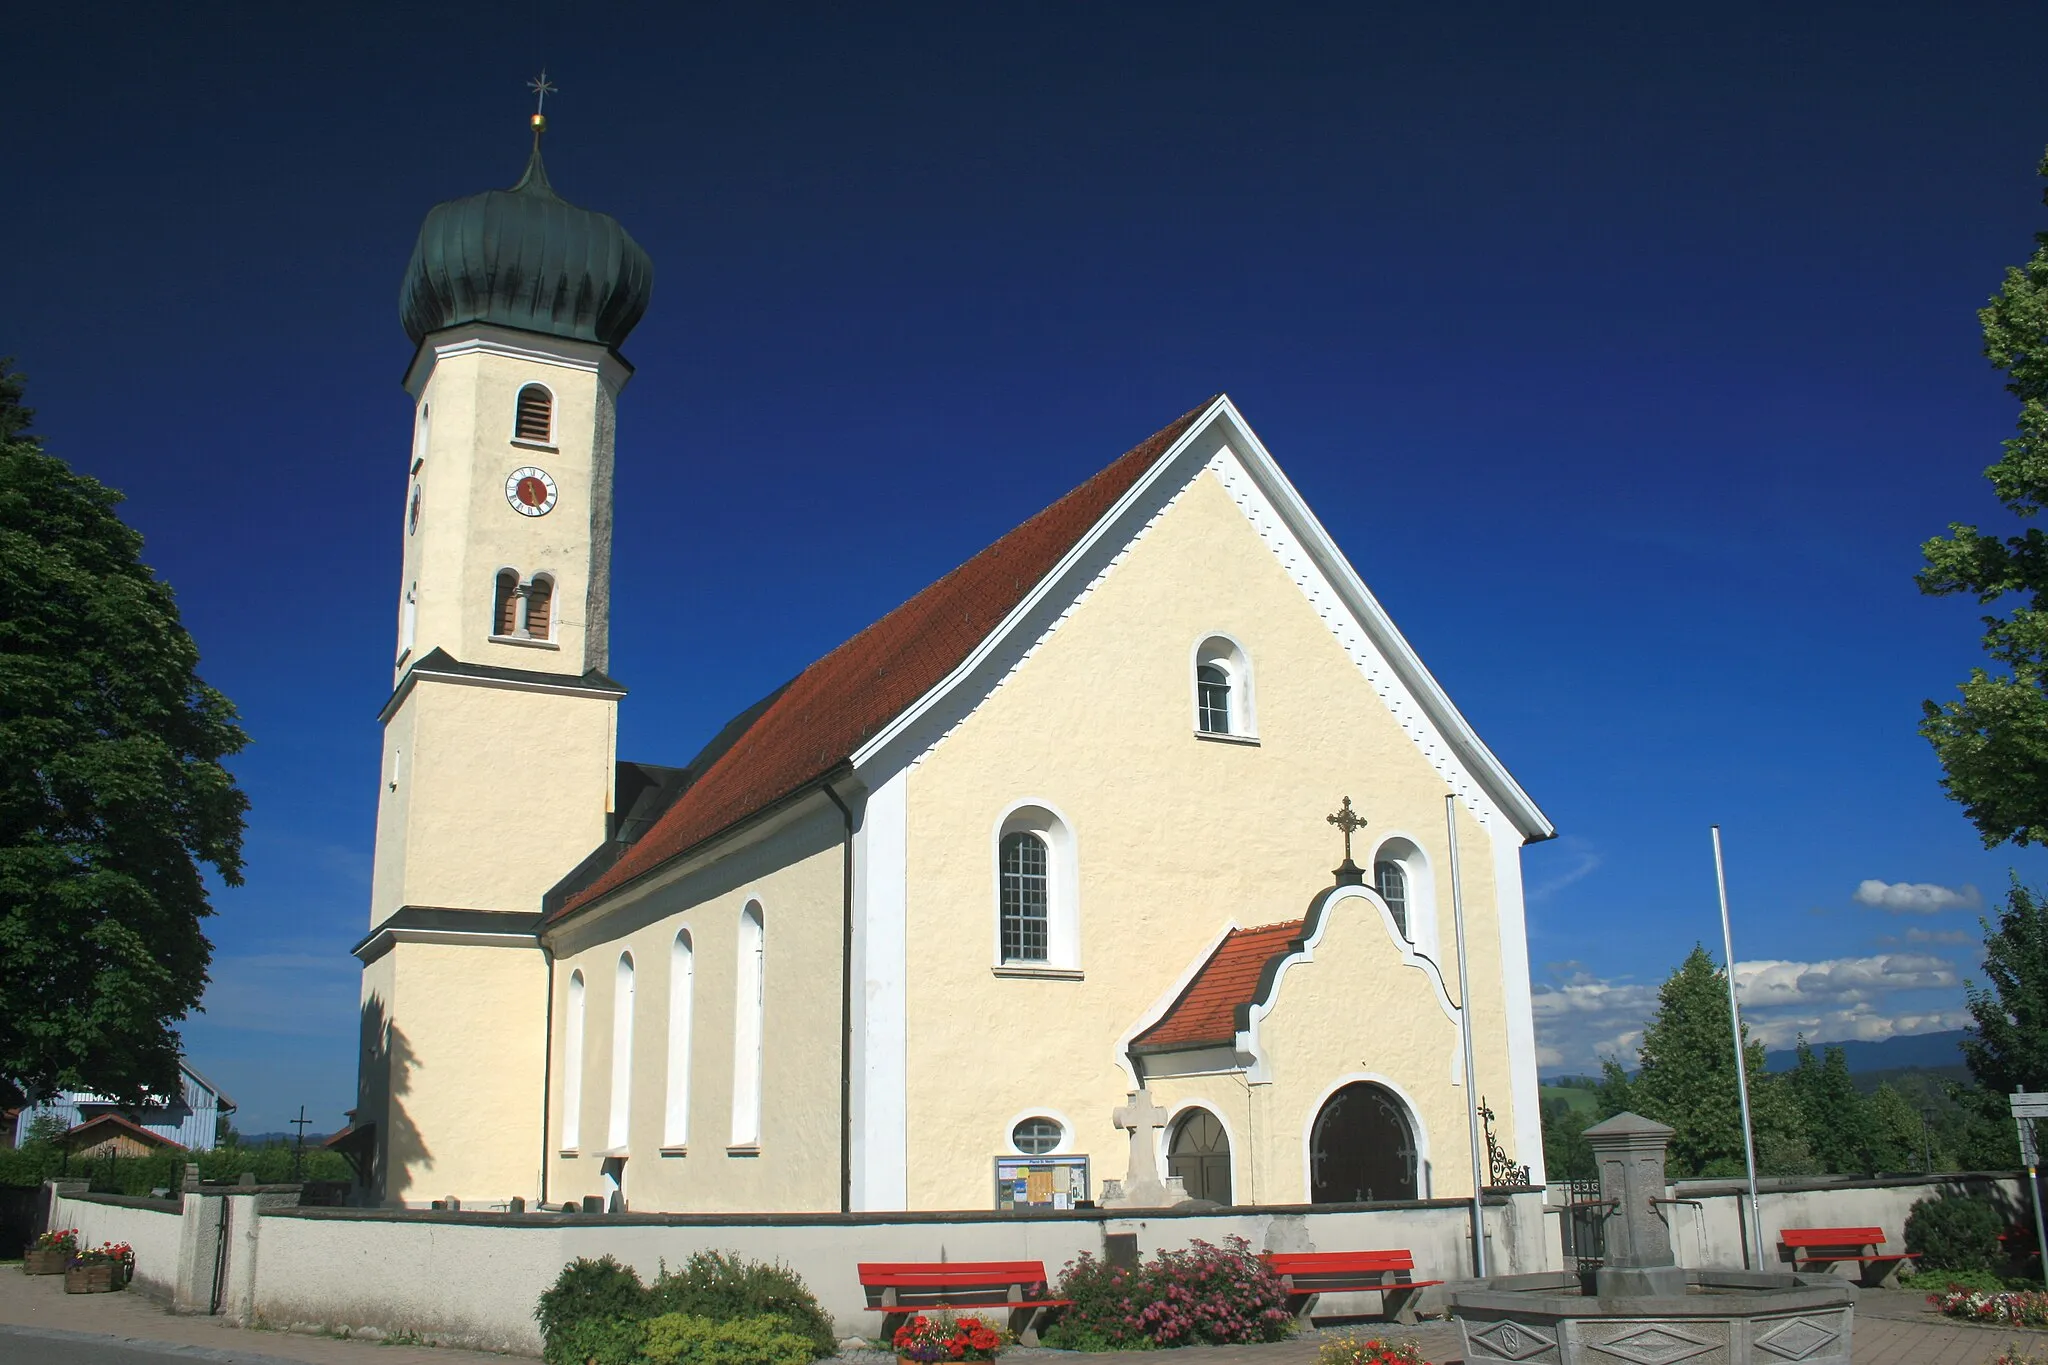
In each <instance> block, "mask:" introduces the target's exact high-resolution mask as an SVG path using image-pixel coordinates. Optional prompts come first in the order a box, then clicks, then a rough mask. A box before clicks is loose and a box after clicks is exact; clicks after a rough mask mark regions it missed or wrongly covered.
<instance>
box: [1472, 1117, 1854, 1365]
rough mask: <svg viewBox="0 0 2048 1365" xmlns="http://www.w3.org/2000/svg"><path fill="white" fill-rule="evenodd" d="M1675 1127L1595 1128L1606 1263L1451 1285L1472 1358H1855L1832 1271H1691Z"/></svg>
mask: <svg viewBox="0 0 2048 1365" xmlns="http://www.w3.org/2000/svg"><path fill="white" fill-rule="evenodd" d="M1671 1132H1672V1130H1671V1129H1669V1128H1667V1127H1665V1126H1664V1125H1663V1124H1661V1123H1658V1122H1656V1121H1655V1120H1653V1119H1646V1118H1644V1117H1643V1116H1642V1115H1640V1114H1617V1115H1615V1116H1614V1117H1613V1118H1611V1119H1608V1120H1607V1121H1606V1122H1605V1123H1601V1124H1598V1125H1596V1126H1594V1127H1592V1128H1588V1129H1587V1130H1586V1140H1587V1142H1589V1143H1590V1144H1591V1145H1592V1147H1593V1155H1594V1157H1595V1159H1596V1160H1597V1161H1598V1163H1599V1167H1600V1203H1599V1205H1598V1206H1597V1207H1598V1208H1599V1209H1601V1210H1602V1211H1603V1212H1602V1217H1603V1218H1604V1220H1605V1221H1604V1227H1603V1231H1604V1232H1605V1234H1606V1243H1607V1255H1606V1264H1604V1265H1603V1266H1602V1267H1601V1268H1600V1269H1599V1270H1596V1271H1595V1272H1593V1274H1592V1275H1590V1276H1585V1277H1581V1276H1580V1275H1579V1274H1577V1273H1576V1272H1572V1271H1563V1272H1546V1273H1544V1274H1540V1275H1506V1276H1502V1277H1500V1278H1498V1279H1492V1280H1486V1281H1482V1282H1480V1283H1478V1284H1476V1285H1474V1286H1472V1287H1469V1288H1464V1289H1460V1290H1458V1291H1457V1292H1455V1293H1453V1294H1452V1295H1451V1316H1452V1317H1454V1318H1456V1319H1457V1321H1458V1329H1459V1331H1460V1333H1461V1334H1462V1335H1463V1337H1464V1343H1465V1361H1466V1365H1616V1362H1627V1363H1628V1365H1678V1362H1680V1361H1688V1362H1695V1363H1696V1365H1786V1362H1797V1365H1849V1342H1850V1332H1851V1328H1852V1326H1853V1321H1854V1315H1855V1293H1854V1290H1853V1289H1852V1288H1851V1287H1850V1286H1849V1285H1847V1284H1845V1283H1843V1282H1842V1281H1840V1280H1839V1279H1837V1278H1836V1277H1834V1276H1832V1275H1801V1274H1788V1273H1780V1272H1774V1271H1762V1270H1687V1269H1683V1268H1681V1267H1680V1266H1679V1265H1678V1264H1677V1260H1676V1258H1675V1257H1674V1256H1673V1255H1672V1250H1671V1224H1670V1221H1669V1219H1668V1217H1667V1216H1666V1211H1667V1210H1668V1209H1670V1208H1671V1207H1672V1206H1673V1205H1674V1204H1678V1203H1682V1202H1684V1201H1681V1200H1673V1199H1667V1198H1665V1197H1664V1190H1665V1184H1664V1152H1665V1148H1666V1147H1667V1146H1668V1145H1669V1143H1670V1141H1671Z"/></svg>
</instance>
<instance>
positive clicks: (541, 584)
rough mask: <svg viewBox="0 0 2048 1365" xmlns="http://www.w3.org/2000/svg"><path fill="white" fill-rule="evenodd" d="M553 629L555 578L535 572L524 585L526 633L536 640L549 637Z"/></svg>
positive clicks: (552, 633) (551, 635)
mask: <svg viewBox="0 0 2048 1365" xmlns="http://www.w3.org/2000/svg"><path fill="white" fill-rule="evenodd" d="M554 629H555V580H554V579H552V578H550V577H548V576H547V575H546V574H535V575H534V577H533V582H531V583H529V584H527V585H526V633H527V634H528V635H529V636H531V637H532V638H533V639H536V640H546V639H550V638H552V637H553V635H554Z"/></svg>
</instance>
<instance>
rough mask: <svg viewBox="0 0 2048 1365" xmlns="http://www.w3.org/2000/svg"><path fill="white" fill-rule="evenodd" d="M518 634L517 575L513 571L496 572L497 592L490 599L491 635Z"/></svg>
mask: <svg viewBox="0 0 2048 1365" xmlns="http://www.w3.org/2000/svg"><path fill="white" fill-rule="evenodd" d="M518 633H519V574H518V571H517V570H514V569H500V570H498V584H497V591H496V592H495V593H494V594H493V595H492V598H491V634H493V635H517V634H518Z"/></svg>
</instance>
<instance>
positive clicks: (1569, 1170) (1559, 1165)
mask: <svg viewBox="0 0 2048 1365" xmlns="http://www.w3.org/2000/svg"><path fill="white" fill-rule="evenodd" d="M1542 1115H1543V1170H1544V1173H1545V1174H1547V1175H1548V1176H1549V1177H1550V1178H1551V1179H1552V1180H1590V1179H1592V1178H1593V1173H1594V1172H1593V1148H1592V1145H1591V1144H1590V1143H1588V1142H1587V1141H1586V1130H1587V1129H1588V1128H1590V1127H1592V1126H1593V1123H1594V1119H1593V1118H1592V1117H1591V1116H1590V1115H1588V1114H1587V1113H1586V1112H1585V1111H1584V1110H1583V1109H1580V1108H1577V1107H1576V1106H1574V1105H1573V1104H1572V1103H1571V1102H1570V1101H1569V1100H1562V1099H1558V1098H1556V1097H1554V1096H1553V1097H1551V1098H1547V1099H1545V1100H1543V1101H1542Z"/></svg>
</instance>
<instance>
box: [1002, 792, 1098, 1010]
mask: <svg viewBox="0 0 2048 1365" xmlns="http://www.w3.org/2000/svg"><path fill="white" fill-rule="evenodd" d="M1011 834H1036V835H1037V836H1039V837H1040V838H1041V839H1043V840H1045V852H1046V867H1045V871H1046V878H1045V883H1046V884H1045V961H1043V962H1005V961H1004V960H1003V838H1004V836H1006V835H1011ZM1076 844H1077V841H1076V839H1075V837H1074V822H1073V821H1071V820H1069V819H1068V818H1067V815H1066V812H1065V811H1063V810H1061V809H1060V808H1059V807H1058V806H1055V805H1054V804H1053V803H1052V802H1050V801H1047V800H1045V799H1044V798H1042V797H1036V796H1034V797H1028V798H1026V799H1024V800H1022V801H1014V802H1012V803H1011V804H1010V805H1008V806H1007V807H1005V808H1004V809H1003V813H1002V814H1001V815H1000V816H998V817H997V818H996V822H995V826H994V828H993V829H991V830H990V831H989V841H988V853H989V857H988V866H989V905H990V909H991V911H992V914H991V916H990V919H989V963H990V965H991V966H992V967H993V968H994V969H995V971H996V974H997V975H998V976H1029V977H1053V978H1055V979H1067V980H1071V979H1074V978H1075V977H1076V976H1077V975H1078V973H1079V972H1080V970H1081V878H1080V866H1081V860H1080V855H1079V852H1078V849H1077V847H1076Z"/></svg>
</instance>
